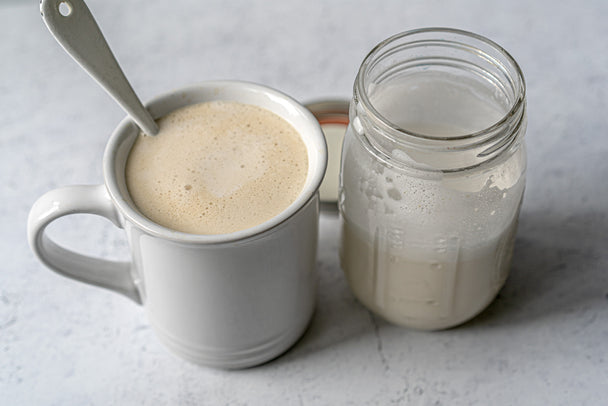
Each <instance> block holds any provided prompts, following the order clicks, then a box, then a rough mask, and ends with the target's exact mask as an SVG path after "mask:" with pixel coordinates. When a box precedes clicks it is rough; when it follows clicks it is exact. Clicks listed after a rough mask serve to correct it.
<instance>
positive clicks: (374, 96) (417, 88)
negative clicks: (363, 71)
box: [340, 73, 525, 329]
mask: <svg viewBox="0 0 608 406" xmlns="http://www.w3.org/2000/svg"><path fill="white" fill-rule="evenodd" d="M501 94H502V93H501V92H499V91H496V92H492V91H491V89H490V90H488V88H487V87H485V86H480V85H477V86H475V83H466V84H463V83H462V80H461V79H459V78H455V77H450V76H449V75H445V74H436V75H433V74H432V73H431V74H427V75H423V76H421V77H420V78H419V77H416V76H412V77H406V78H405V79H403V80H401V81H400V82H397V83H395V82H394V81H393V82H391V83H390V84H389V85H387V86H384V87H383V86H382V85H380V86H377V87H376V88H375V89H373V91H370V100H371V101H372V103H373V104H374V106H375V107H376V109H377V110H378V111H379V112H380V113H381V114H382V115H383V116H384V117H385V118H387V119H388V120H389V121H391V122H393V123H394V124H397V125H398V126H399V127H401V128H403V129H406V130H408V131H411V132H415V133H418V134H424V135H432V136H443V137H451V136H458V135H464V134H468V133H473V132H476V131H479V130H482V129H485V128H487V127H489V126H491V125H493V124H494V123H496V122H498V121H499V120H500V118H501V117H502V116H503V115H504V114H505V113H506V108H507V105H508V103H507V100H506V99H504V98H502V97H500V95H501ZM349 131H350V130H349ZM358 145H359V144H356V143H351V144H348V145H347V146H346V148H345V151H344V157H343V161H344V163H343V165H344V167H343V179H342V199H343V202H342V210H341V211H342V216H343V233H342V246H341V252H340V255H341V265H342V268H343V269H344V272H345V274H346V277H347V279H348V281H349V284H350V286H351V289H352V290H353V292H354V294H355V296H356V297H357V298H358V299H359V300H360V301H361V302H362V303H363V304H364V305H366V306H367V307H368V308H369V309H371V310H372V311H374V312H375V313H377V314H379V315H381V316H383V317H384V318H386V319H387V320H389V321H391V322H393V323H396V324H400V325H405V326H410V327H414V328H420V329H441V328H447V327H451V326H455V325H457V324H460V323H462V322H464V321H466V320H468V319H470V318H472V317H474V316H475V315H476V314H478V313H479V312H480V311H481V310H483V309H484V308H485V307H486V306H487V305H488V304H489V303H490V302H491V301H492V300H493V299H494V297H495V296H496V294H497V293H498V291H499V290H500V288H501V287H502V285H503V284H504V282H505V280H506V277H507V275H508V271H509V267H510V261H511V256H512V252H513V243H514V237H515V232H516V228H517V217H518V212H519V205H520V202H521V196H522V193H523V186H524V179H523V177H521V173H522V170H523V167H524V166H525V154H524V152H523V149H521V150H520V151H518V152H517V153H514V154H510V155H509V154H506V155H505V156H501V157H499V158H498V159H496V160H495V161H494V162H493V163H492V165H490V166H488V167H486V168H483V169H478V170H472V171H463V172H456V173H441V172H435V175H433V176H431V177H429V178H425V177H417V176H411V175H410V174H407V173H404V172H403V171H402V170H401V169H399V168H398V167H393V166H391V165H385V164H382V163H380V162H378V161H377V160H374V159H373V157H371V156H370V155H369V153H367V152H366V151H364V150H363V149H362V148H360V147H359V146H358ZM396 152H397V153H398V152H399V151H396ZM408 154H409V155H410V157H411V158H413V159H414V160H416V161H418V162H423V163H424V164H425V165H427V166H428V167H431V168H432V167H433V166H434V165H436V164H440V162H438V161H437V159H438V158H437V157H436V156H434V155H433V154H423V155H420V156H416V155H412V154H411V152H408Z"/></svg>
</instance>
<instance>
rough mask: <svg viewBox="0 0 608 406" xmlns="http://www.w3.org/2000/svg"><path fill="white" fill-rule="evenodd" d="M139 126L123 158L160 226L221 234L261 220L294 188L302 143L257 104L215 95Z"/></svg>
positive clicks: (138, 201)
mask: <svg viewBox="0 0 608 406" xmlns="http://www.w3.org/2000/svg"><path fill="white" fill-rule="evenodd" d="M158 125H159V128H160V131H159V134H158V135H156V136H154V137H150V136H145V135H143V134H140V135H139V137H138V139H137V140H136V142H135V144H134V145H133V148H132V149H131V153H130V155H129V159H128V161H127V166H126V180H127V187H128V189H129V194H130V195H131V198H132V199H133V202H134V203H135V205H136V206H137V207H138V208H139V210H140V211H141V212H142V213H143V214H144V215H145V216H146V217H148V218H150V219H151V220H153V221H154V222H156V223H158V224H160V225H163V226H165V227H168V228H171V229H174V230H178V231H183V232H187V233H192V234H223V233H230V232H234V231H238V230H243V229H246V228H250V227H253V226H255V225H258V224H261V223H263V222H265V221H267V220H269V219H271V218H273V217H274V216H276V215H278V214H279V213H280V212H282V211H283V210H285V209H286V208H287V207H288V206H289V205H290V204H291V203H292V202H293V201H294V200H295V199H296V198H297V196H298V195H299V194H300V191H301V190H302V187H303V186H304V182H305V180H306V175H307V172H308V155H307V150H306V146H305V145H304V142H303V141H302V139H301V138H300V136H299V134H298V133H297V131H296V130H295V129H294V128H293V127H292V126H291V125H290V124H289V123H288V122H287V121H286V120H284V119H283V118H281V117H279V116H278V115H276V114H274V113H272V112H270V111H268V110H265V109H263V108H260V107H258V106H253V105H247V104H241V103H237V102H224V101H214V102H208V103H201V104H195V105H190V106H186V107H183V108H180V109H178V110H175V111H173V112H171V113H169V114H167V115H166V116H164V117H162V118H161V119H159V120H158Z"/></svg>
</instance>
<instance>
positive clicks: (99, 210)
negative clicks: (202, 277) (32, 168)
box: [27, 185, 142, 304]
mask: <svg viewBox="0 0 608 406" xmlns="http://www.w3.org/2000/svg"><path fill="white" fill-rule="evenodd" d="M76 213H88V214H95V215H98V216H102V217H105V218H107V219H108V220H110V221H111V222H112V223H114V225H115V226H117V227H119V228H122V225H121V222H120V217H119V214H118V211H117V210H116V208H115V207H114V204H113V203H112V200H111V199H110V196H109V194H108V192H107V190H106V187H105V185H80V186H67V187H63V188H59V189H55V190H51V191H49V192H47V193H45V194H44V195H42V196H41V197H40V198H39V199H38V200H37V201H36V203H34V206H33V207H32V209H31V210H30V214H29V217H28V223H27V233H28V240H29V243H30V246H31V248H32V250H33V251H34V253H35V254H36V256H37V257H38V259H39V260H40V261H41V262H42V263H44V264H45V265H46V266H48V267H49V268H51V269H52V270H54V271H56V272H57V273H59V274H61V275H64V276H67V277H69V278H72V279H76V280H79V281H81V282H85V283H89V284H92V285H96V286H100V287H103V288H107V289H110V290H113V291H115V292H118V293H121V294H123V295H125V296H127V297H128V298H130V299H132V300H133V301H135V302H136V303H138V304H141V303H142V301H141V296H140V294H139V290H138V289H137V285H136V284H135V281H134V280H133V277H132V274H131V263H130V262H119V261H109V260H105V259H101V258H95V257H91V256H87V255H82V254H78V253H76V252H74V251H71V250H68V249H65V248H63V247H61V246H60V245H58V244H57V243H55V242H54V241H53V240H51V239H50V238H49V237H48V236H47V235H46V233H45V229H46V226H48V225H49V224H50V223H52V222H53V221H54V220H56V219H58V218H60V217H63V216H67V215H69V214H76Z"/></svg>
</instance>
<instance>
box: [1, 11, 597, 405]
mask: <svg viewBox="0 0 608 406" xmlns="http://www.w3.org/2000/svg"><path fill="white" fill-rule="evenodd" d="M89 7H90V9H91V10H92V12H93V14H94V15H95V16H96V18H97V21H98V22H99V24H100V26H101V27H102V30H103V32H104V33H105V35H106V37H107V39H108V41H109V43H110V45H111V46H112V48H113V50H114V53H115V55H116V56H117V58H118V59H119V61H120V63H121V65H122V66H123V69H124V71H125V72H126V74H127V76H128V77H129V78H130V79H131V81H132V84H133V87H134V88H135V89H136V90H137V92H138V93H139V94H140V96H141V97H142V99H144V100H147V99H149V98H151V97H152V96H154V95H156V94H159V93H162V92H164V91H167V90H169V89H172V88H176V87H180V86H184V85H187V84H192V83H195V82H200V81H203V80H208V79H242V80H248V81H254V82H259V83H263V84H266V85H269V86H272V87H275V88H278V89H280V90H283V91H284V92H286V93H288V94H290V95H292V96H294V97H295V98H297V99H299V100H301V101H309V100H313V99H318V98H322V97H328V96H329V97H349V96H350V94H351V88H352V83H353V80H354V77H355V74H356V71H357V69H358V66H359V64H360V62H361V61H362V59H363V58H364V56H365V55H366V53H367V52H368V51H369V50H370V49H371V48H372V47H373V46H374V45H375V44H376V43H377V42H379V41H381V40H382V39H384V38H386V37H388V36H390V35H392V34H395V33H397V32H400V31H405V30H408V29H412V28H419V27H425V26H449V27H455V28H462V29H466V30H470V31H474V32H477V33H479V34H482V35H485V36H488V37H489V38H491V39H493V40H495V41H497V42H498V43H500V44H501V45H503V46H504V47H505V48H506V49H507V50H508V51H509V52H511V53H512V54H513V56H514V57H515V58H516V59H517V60H518V61H519V63H520V65H521V66H522V68H523V70H524V73H525V76H526V80H527V84H528V106H529V111H528V114H529V126H528V135H527V143H528V151H529V158H528V159H529V160H528V162H529V166H528V183H527V190H526V197H525V200H524V204H523V208H522V214H521V220H520V228H519V232H518V234H517V242H516V250H515V256H514V260H513V267H512V271H511V276H510V278H509V279H508V281H507V284H506V286H505V287H504V289H503V290H502V291H501V293H500V295H499V297H498V299H497V300H496V301H495V302H494V303H493V304H492V305H491V306H490V307H489V308H488V309H487V310H486V311H485V312H483V313H482V314H481V315H480V316H479V317H477V318H475V319H474V320H473V321H471V322H469V323H467V324H465V325H463V326H461V327H458V328H455V329H451V330H447V331H442V332H418V331H413V330H409V329H404V328H399V327H395V326H392V325H390V324H388V323H386V322H384V321H382V320H381V319H379V318H377V317H374V316H372V315H371V314H370V313H369V312H368V311H366V310H365V309H364V308H363V307H362V306H361V305H360V304H359V303H358V302H357V301H356V300H355V299H354V298H353V296H352V294H351V293H350V291H349V289H348V287H347V285H346V282H345V279H344V277H343V275H342V272H341V270H340V268H339V266H338V259H337V243H338V241H337V239H338V224H339V223H338V219H337V218H336V217H335V216H334V215H331V214H324V215H323V216H322V218H321V240H320V251H319V257H318V270H319V274H320V280H319V294H318V300H317V311H316V314H315V316H314V318H313V321H312V324H311V326H310V328H309V329H308V331H307V332H306V334H305V335H304V337H303V338H302V339H301V340H300V341H299V342H298V343H297V344H296V345H295V346H294V347H293V348H292V349H291V350H290V351H288V352H287V353H286V354H284V355H283V356H281V357H280V358H278V359H276V360H274V361H272V362H270V363H268V364H265V365H263V366H260V367H256V368H252V369H248V370H243V371H232V372H229V371H218V370H213V369H208V368H202V367H198V366H195V365H192V364H189V363H186V362H184V361H181V360H180V359H177V358H176V357H174V356H173V355H171V354H170V353H168V352H167V350H165V348H164V347H163V346H162V345H161V344H160V343H159V342H158V340H157V338H156V337H155V336H154V335H153V333H152V331H151V330H150V328H149V326H148V323H147V321H146V318H145V314H144V312H143V310H142V309H141V308H140V307H138V306H136V305H134V304H133V303H132V302H130V301H129V300H127V299H125V298H123V297H121V296H118V295H116V294H114V293H111V292H109V291H105V290H102V289H97V288H94V287H90V286H87V285H84V284H80V283H76V282H73V281H71V280H68V279H65V278H63V277H60V276H58V275H56V274H55V273H53V272H51V271H49V270H48V269H46V268H45V267H44V266H43V265H42V264H41V263H39V262H38V261H37V260H35V258H34V257H33V254H32V253H31V251H30V249H29V247H28V245H27V242H26V232H25V230H26V227H25V224H26V218H27V213H28V210H29V208H30V207H31V205H32V203H33V202H34V201H35V199H36V198H37V197H38V196H39V195H41V194H42V193H43V192H45V191H47V190H49V189H51V188H54V187H57V186H61V185H70V184H86V183H91V184H95V183H100V182H101V181H102V175H101V158H102V153H103V148H104V144H105V142H106V140H107V138H108V136H109V134H110V132H111V131H112V129H113V128H114V126H115V125H116V124H117V123H118V122H119V121H120V120H121V119H122V117H123V113H122V111H121V110H120V109H119V108H118V107H117V106H116V105H115V104H114V103H113V102H112V101H111V100H110V98H109V97H108V96H107V95H106V94H105V93H104V92H103V91H102V90H100V89H99V88H98V87H97V86H96V85H95V84H94V82H93V81H92V80H91V79H90V78H89V77H88V76H87V75H86V74H85V73H83V72H82V71H81V69H80V68H79V67H78V66H77V65H76V64H75V63H74V62H73V61H72V60H71V59H70V58H69V57H68V56H67V55H66V54H65V53H64V52H63V50H62V49H61V48H60V47H59V45H58V44H57V43H56V42H55V40H54V39H53V38H52V37H51V35H50V34H49V32H48V31H47V29H46V27H45V26H44V25H43V23H42V21H41V18H40V14H39V11H38V2H37V1H34V0H30V1H21V2H17V1H13V2H3V3H2V4H1V5H0V35H1V38H2V39H1V40H0V55H1V62H0V174H1V182H0V190H1V202H2V204H0V215H1V220H0V221H1V224H2V226H1V229H0V230H1V231H0V238H1V240H0V259H1V260H0V264H1V265H0V404H2V405H88V404H95V405H110V404H117V405H131V404H137V405H189V404H209V405H224V404H226V405H244V404H251V405H292V404H294V405H342V404H353V405H360V404H361V405H364V404H371V405H375V404H378V405H387V404H413V405H473V404H478V405H489V404H492V405H513V404H524V405H606V404H608V158H607V157H608V45H607V43H608V42H607V41H608V24H606V21H607V20H608V2H606V1H604V0H596V1H592V0H588V1H582V2H581V1H553V0H542V1H528V0H513V1H501V2H498V1H474V0H467V1H452V2H448V1H439V0H433V1H407V2H406V1H368V2H365V1H332V2H330V1H326V2H320V1H299V2H291V1H274V2H270V1H261V0H260V1H252V2H248V1H232V2H227V1H226V2H225V1H219V0H213V1H204V2H202V1H201V2H196V1H186V0H176V1H160V0H130V1H124V2H123V1H102V0H90V1H89ZM49 232H50V233H51V234H52V235H54V236H55V237H56V238H57V239H58V240H59V241H60V242H62V243H64V244H66V245H70V246H72V247H76V249H77V250H78V251H80V252H87V253H91V254H95V255H98V256H102V257H119V258H125V257H126V256H127V247H126V242H125V239H124V237H123V236H122V235H121V233H120V231H118V230H116V229H115V228H113V226H112V225H110V224H109V223H108V222H106V221H104V220H101V219H98V218H94V217H93V216H84V215H77V216H72V217H70V218H66V219H62V220H61V221H59V222H58V223H57V224H54V225H53V226H52V227H51V229H50V230H49Z"/></svg>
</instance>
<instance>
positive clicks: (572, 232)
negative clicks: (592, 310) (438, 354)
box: [463, 210, 608, 328]
mask: <svg viewBox="0 0 608 406" xmlns="http://www.w3.org/2000/svg"><path fill="white" fill-rule="evenodd" d="M607 235H608V215H607V213H606V212H600V211H587V212H573V213H567V214H566V213H559V212H550V211H546V212H545V211H530V212H528V211H525V210H524V211H522V213H521V216H520V221H519V229H518V233H517V237H516V241H515V251H514V255H513V261H512V266H511V273H510V276H509V278H508V280H507V282H506V284H505V286H504V287H503V289H502V290H501V292H500V293H499V295H498V297H497V298H496V300H495V301H494V302H493V303H492V304H491V305H490V306H489V307H488V308H487V309H486V310H485V311H484V312H482V313H481V314H480V315H479V316H477V317H476V318H474V319H473V320H471V321H470V322H468V323H467V324H465V325H464V326H463V327H464V328H483V327H485V326H501V325H508V324H521V323H534V322H538V321H539V320H541V319H550V318H554V317H560V316H564V315H566V314H571V313H572V312H577V311H579V310H581V309H582V310H584V309H588V308H589V307H592V306H594V305H597V303H602V304H607V303H608V302H607V300H608V286H606V285H602V284H601V283H600V284H598V282H599V281H601V276H602V274H603V272H604V271H603V269H602V268H605V261H606V257H605V254H604V255H602V253H603V252H605V249H606V247H605V244H606V236H607ZM602 261H604V265H603V266H602V263H601V262H602Z"/></svg>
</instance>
